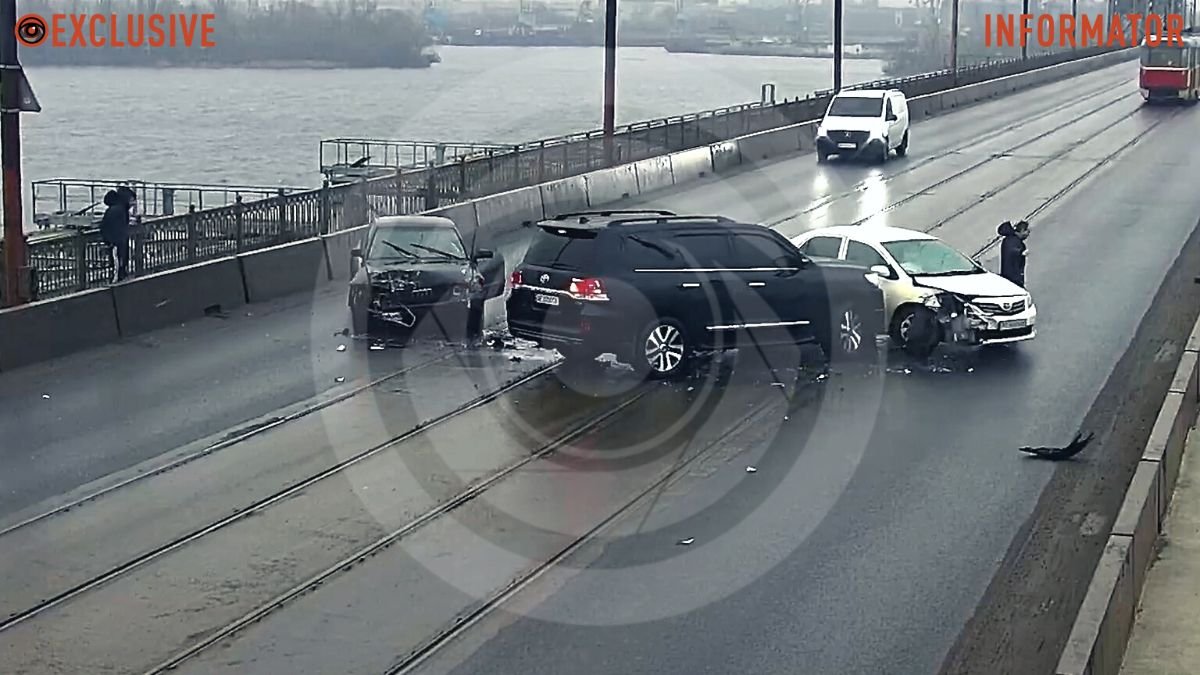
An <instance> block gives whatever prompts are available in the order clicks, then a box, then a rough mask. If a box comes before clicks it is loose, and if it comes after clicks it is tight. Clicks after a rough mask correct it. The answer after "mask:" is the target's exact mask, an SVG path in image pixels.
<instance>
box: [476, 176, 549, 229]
mask: <svg viewBox="0 0 1200 675" xmlns="http://www.w3.org/2000/svg"><path fill="white" fill-rule="evenodd" d="M474 204H475V221H476V222H477V223H478V224H479V230H480V232H481V238H482V233H486V234H487V236H488V237H501V236H503V235H505V234H508V233H511V232H515V231H517V230H519V229H521V228H522V227H528V226H530V225H533V224H534V223H536V222H538V221H539V220H541V219H542V218H544V217H545V213H546V211H547V210H548V209H546V207H545V205H544V204H543V202H542V188H541V187H540V186H537V185H535V186H533V187H527V188H521V189H520V190H513V191H511V192H502V193H500V194H498V195H492V196H491V197H484V198H483V199H478V200H475V202H474Z"/></svg>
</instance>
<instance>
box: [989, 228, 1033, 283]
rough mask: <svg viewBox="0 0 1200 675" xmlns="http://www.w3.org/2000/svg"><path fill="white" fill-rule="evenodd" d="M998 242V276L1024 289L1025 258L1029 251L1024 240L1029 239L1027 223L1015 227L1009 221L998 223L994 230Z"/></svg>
mask: <svg viewBox="0 0 1200 675" xmlns="http://www.w3.org/2000/svg"><path fill="white" fill-rule="evenodd" d="M996 234H999V235H1000V236H1001V237H1002V239H1001V241H1000V276H1002V277H1004V278H1005V279H1008V280H1009V281H1011V282H1013V283H1014V284H1016V285H1018V286H1020V287H1021V288H1025V257H1026V255H1028V253H1029V249H1028V248H1027V247H1026V246H1025V240H1026V239H1027V238H1029V223H1027V222H1025V221H1023V220H1022V221H1021V222H1019V223H1017V224H1016V225H1015V226H1014V225H1013V224H1012V223H1010V222H1009V221H1007V220H1006V221H1004V222H1003V223H1000V227H999V228H997V229H996Z"/></svg>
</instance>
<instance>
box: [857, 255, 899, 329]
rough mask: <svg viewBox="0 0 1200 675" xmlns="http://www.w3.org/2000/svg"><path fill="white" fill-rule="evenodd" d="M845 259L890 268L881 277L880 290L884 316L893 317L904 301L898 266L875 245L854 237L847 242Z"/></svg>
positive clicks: (864, 265) (865, 265) (869, 266)
mask: <svg viewBox="0 0 1200 675" xmlns="http://www.w3.org/2000/svg"><path fill="white" fill-rule="evenodd" d="M845 260H846V261H847V262H851V263H855V264H857V265H862V266H863V267H866V268H871V267H874V266H876V265H882V266H884V267H886V268H888V276H887V277H881V278H880V280H879V281H880V290H881V291H883V304H884V316H885V317H887V318H888V320H890V319H891V316H892V315H893V314H894V313H895V311H896V307H897V306H899V304H900V302H902V301H903V295H904V294H903V293H902V292H901V286H900V285H901V284H902V283H904V282H903V281H901V279H900V275H899V273H898V272H897V270H896V268H895V267H894V266H893V265H891V264H890V263H888V261H887V259H886V258H884V257H883V254H882V253H881V252H879V250H877V249H876V248H875V247H874V246H871V245H869V244H865V243H863V242H861V241H854V240H853V239H851V240H849V241H847V242H846V253H845Z"/></svg>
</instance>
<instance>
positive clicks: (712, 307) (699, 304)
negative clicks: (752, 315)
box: [662, 229, 738, 346]
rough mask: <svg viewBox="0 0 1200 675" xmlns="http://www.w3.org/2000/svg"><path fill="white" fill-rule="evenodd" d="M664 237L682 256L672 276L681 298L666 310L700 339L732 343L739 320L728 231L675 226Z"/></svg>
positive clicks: (711, 342)
mask: <svg viewBox="0 0 1200 675" xmlns="http://www.w3.org/2000/svg"><path fill="white" fill-rule="evenodd" d="M662 240H663V243H664V244H666V246H667V247H668V248H670V249H671V250H673V251H678V255H679V258H680V260H679V261H678V262H676V263H675V265H676V267H675V270H676V271H675V273H674V274H673V275H672V278H671V282H672V284H673V285H674V290H675V293H674V294H673V295H674V297H676V298H678V300H677V301H672V302H671V303H670V305H669V308H668V309H665V310H664V311H665V312H668V313H669V315H671V316H673V317H674V318H675V319H677V320H679V321H680V322H681V323H683V324H684V328H685V330H687V331H688V333H689V335H691V336H692V339H693V340H694V341H696V342H697V343H699V344H702V345H708V346H714V345H715V346H728V345H730V344H731V343H732V341H733V340H735V339H736V333H737V327H736V324H737V323H738V321H737V318H736V311H735V307H734V300H733V297H732V296H731V294H730V284H731V283H733V282H736V278H735V277H734V275H733V273H732V271H731V270H730V269H729V268H728V264H727V263H728V261H729V260H730V258H731V257H732V251H731V244H730V237H729V234H728V233H727V232H726V231H725V230H724V229H696V230H675V231H672V232H671V233H670V234H669V235H668V236H665V237H663V238H662Z"/></svg>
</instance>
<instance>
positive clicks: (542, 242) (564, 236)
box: [525, 228, 599, 271]
mask: <svg viewBox="0 0 1200 675" xmlns="http://www.w3.org/2000/svg"><path fill="white" fill-rule="evenodd" d="M596 235H597V233H596V232H595V231H594V230H577V229H572V228H543V229H540V230H538V233H537V235H536V236H535V237H534V238H533V242H532V243H531V244H530V245H529V250H528V251H527V252H526V253H525V263H526V264H527V265H536V266H538V267H549V268H552V269H560V270H571V271H581V270H586V269H589V268H591V267H592V263H593V261H595V259H596V246H597V245H598V244H599V240H598V238H597V236H596Z"/></svg>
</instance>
